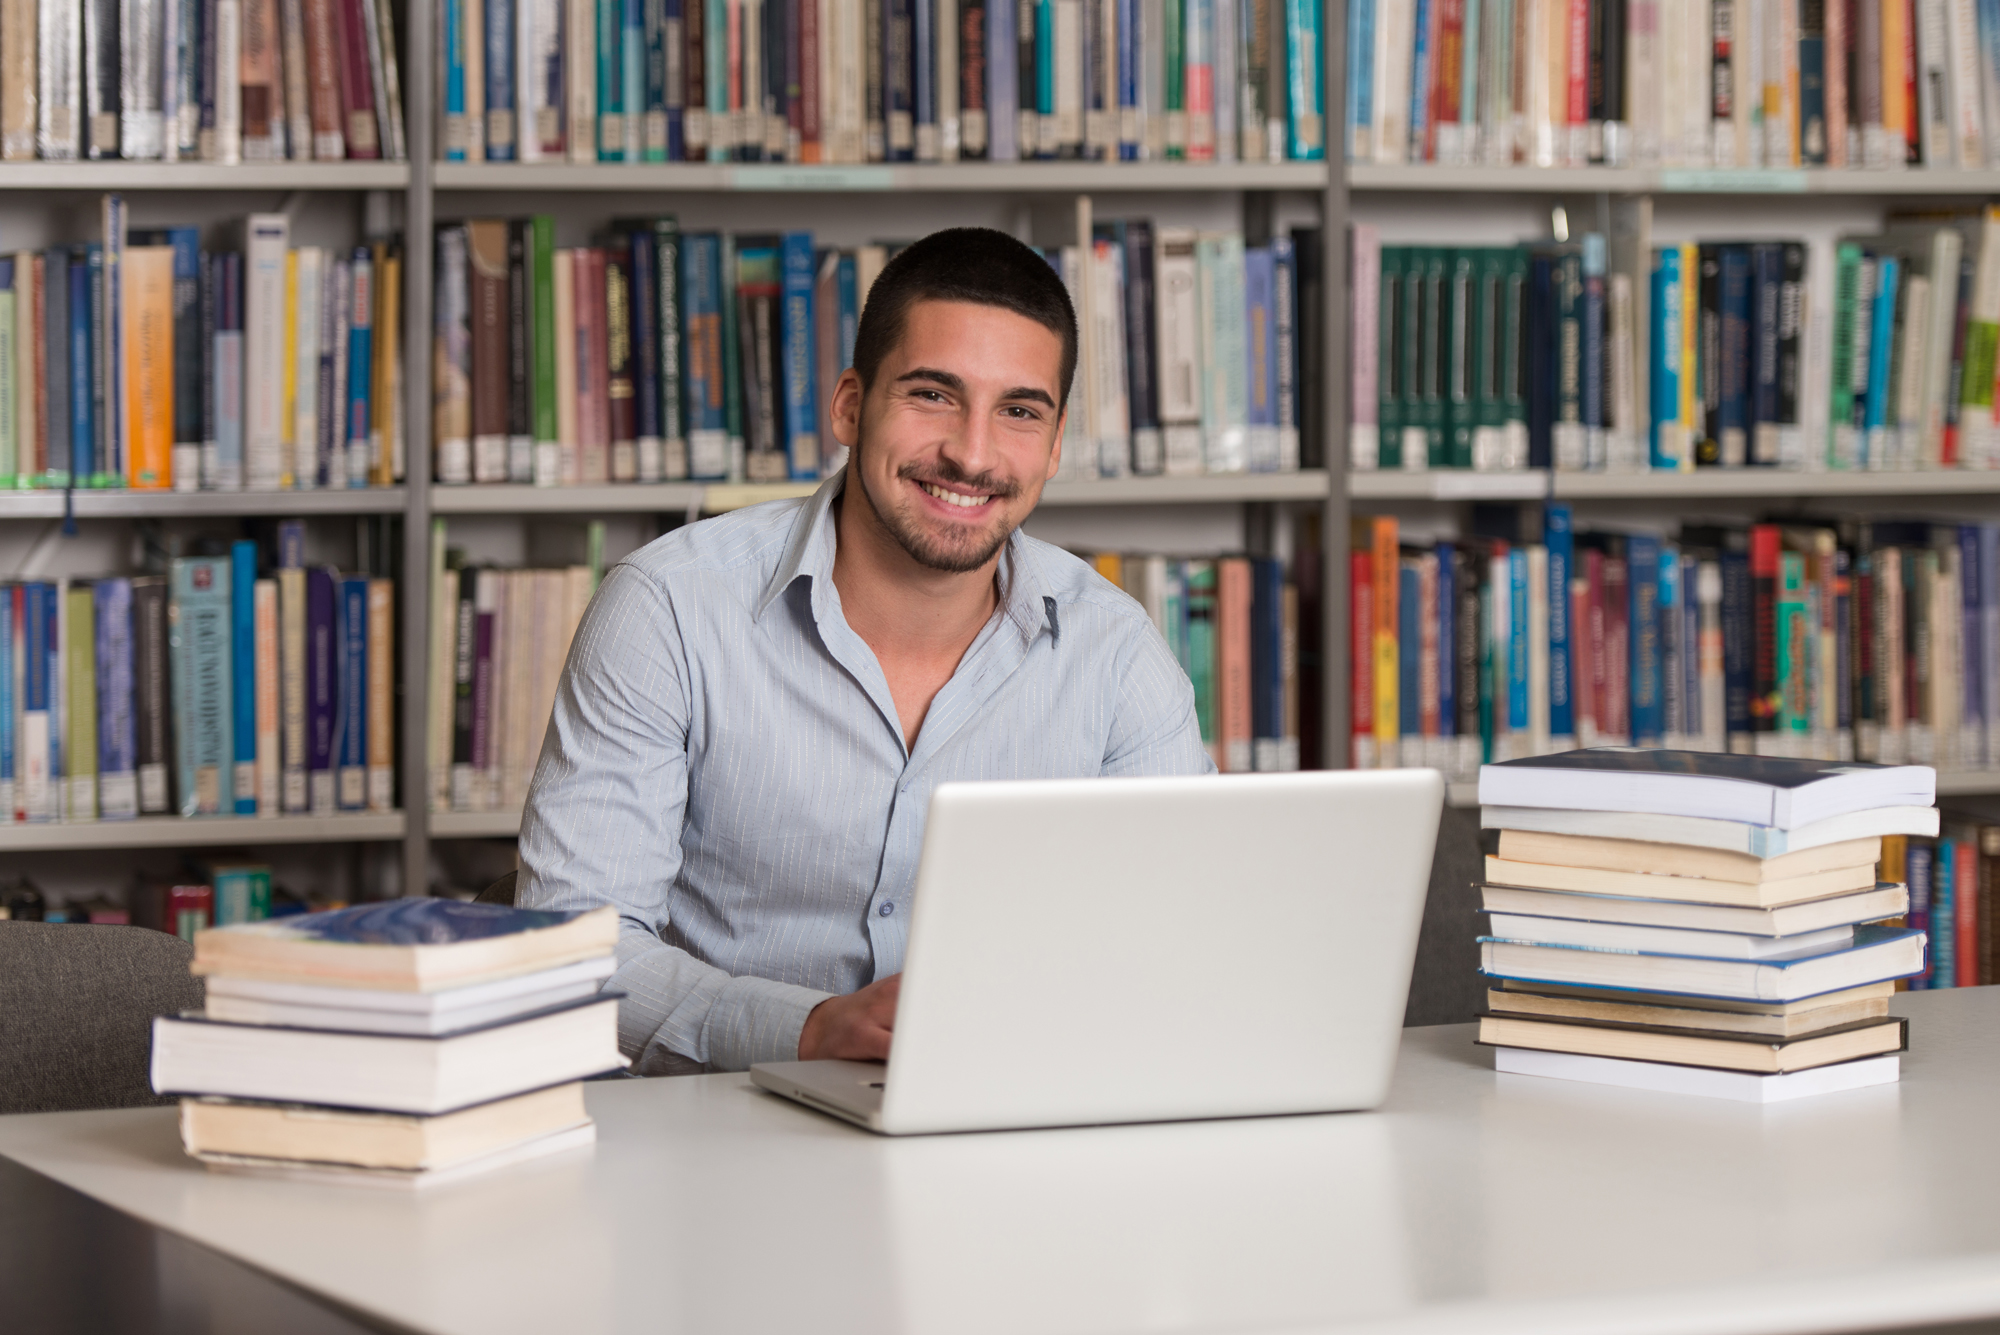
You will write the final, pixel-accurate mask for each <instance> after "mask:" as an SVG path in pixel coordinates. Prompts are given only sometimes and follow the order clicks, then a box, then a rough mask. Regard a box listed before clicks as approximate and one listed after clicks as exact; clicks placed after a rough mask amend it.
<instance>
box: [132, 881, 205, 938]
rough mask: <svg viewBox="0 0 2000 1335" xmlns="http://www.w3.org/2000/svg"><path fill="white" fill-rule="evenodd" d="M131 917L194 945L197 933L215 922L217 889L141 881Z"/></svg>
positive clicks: (133, 896)
mask: <svg viewBox="0 0 2000 1335" xmlns="http://www.w3.org/2000/svg"><path fill="white" fill-rule="evenodd" d="M132 918H133V920H134V921H135V922H136V923H137V924H138V925H139V926H141V927H151V928H152V929H153V930H155V931H160V932H168V933H171V934H172V935H174V936H178V937H180V938H181V940H183V941H188V942H192V941H193V940H194V934H195V933H196V932H199V931H201V930H202V929H203V928H205V927H208V926H210V925H211V924H212V923H213V922H214V921H215V890H214V888H213V887H211V886H206V885H176V884H174V883H173V882H171V881H155V880H142V881H141V882H140V883H139V884H138V886H137V887H136V888H135V889H134V890H133V891H132Z"/></svg>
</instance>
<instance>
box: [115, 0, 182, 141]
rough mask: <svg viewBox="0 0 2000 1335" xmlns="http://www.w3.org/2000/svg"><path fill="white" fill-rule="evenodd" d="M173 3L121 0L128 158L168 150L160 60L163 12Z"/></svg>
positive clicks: (123, 130)
mask: <svg viewBox="0 0 2000 1335" xmlns="http://www.w3.org/2000/svg"><path fill="white" fill-rule="evenodd" d="M173 4H174V0H119V20H120V22H119V27H120V29H121V31H120V33H119V38H120V45H119V58H120V60H119V63H120V66H121V70H122V77H121V79H120V81H119V98H120V102H121V106H120V107H119V113H120V119H119V126H118V136H119V144H118V151H119V153H120V154H121V155H123V156H124V157H128V158H158V157H160V156H161V155H162V154H163V152H164V151H165V148H166V119H165V117H164V115H163V114H162V108H163V98H164V95H165V89H164V88H163V86H162V81H161V70H160V61H161V58H162V56H164V55H165V54H166V45H165V34H166V15H165V12H164V11H166V10H167V9H168V8H170V7H172V5H173Z"/></svg>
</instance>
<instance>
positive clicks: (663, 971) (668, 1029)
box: [606, 928, 832, 1071]
mask: <svg viewBox="0 0 2000 1335" xmlns="http://www.w3.org/2000/svg"><path fill="white" fill-rule="evenodd" d="M606 986H608V987H610V988H613V989H616V990H618V991H621V992H623V993H625V998H624V1000H622V1001H620V1002H619V1003H618V1045H619V1047H620V1048H621V1049H623V1050H624V1052H625V1054H626V1056H628V1057H631V1058H633V1059H635V1060H636V1059H638V1058H639V1057H641V1056H642V1055H644V1054H645V1053H646V1051H647V1050H648V1049H649V1048H652V1047H659V1048H664V1049H666V1050H667V1051H670V1052H674V1053H677V1054H679V1055H681V1056H683V1057H687V1058H689V1059H691V1060H694V1061H698V1062H704V1063H707V1064H708V1065H710V1066H713V1067H715V1068H717V1069H719V1070H724V1071H741V1070H745V1069H747V1068H748V1067H749V1066H750V1064H751V1063H752V1062H760V1061H791V1060H793V1059H794V1058H796V1057H797V1056H798V1053H799V1031H800V1030H801V1029H803V1028H804V1027H805V1022H806V1017H807V1016H808V1015H810V1014H811V1013H812V1009H813V1007H815V1006H817V1005H819V1004H820V1003H821V1002H822V1001H825V1000H826V999H827V998H828V997H829V996H831V995H832V994H831V993H827V992H818V991H814V990H813V989H812V988H809V987H798V986H796V985H794V984H791V983H780V982H775V981H773V980H771V979H769V978H753V977H748V976H745V977H732V976H730V975H729V974H727V973H725V972H723V971H722V970H721V969H718V968H716V967H714V966H713V965H710V964H704V963H702V962H701V961H700V960H698V959H696V958H695V957H694V956H692V955H690V954H688V953H687V952H686V951H684V950H680V949H677V948H675V947H673V946H670V945H667V944H665V943H664V942H662V941H661V940H660V939H659V938H658V937H656V936H654V935H652V934H651V933H650V932H647V931H644V930H643V929H637V930H633V929H629V928H628V931H627V932H626V934H625V935H624V936H623V937H622V938H620V940H619V943H618V972H617V973H615V974H613V975H612V977H611V980H610V982H609V983H608V984H606Z"/></svg>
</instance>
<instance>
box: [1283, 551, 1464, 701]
mask: <svg viewBox="0 0 2000 1335" xmlns="http://www.w3.org/2000/svg"><path fill="white" fill-rule="evenodd" d="M1457 554H1458V553H1457V549H1456V548H1454V547H1453V545H1452V544H1451V543H1448V542H1440V543H1438V544H1437V566H1438V573H1437V644H1438V647H1437V674H1438V735H1439V736H1440V737H1455V736H1457V735H1458V568H1457V564H1456V557H1457ZM1279 578H1280V579H1282V578H1283V576H1282V575H1281V576H1280V577H1279ZM1283 707H1284V706H1283V704H1282V703H1280V705H1279V708H1280V710H1282V709H1283Z"/></svg>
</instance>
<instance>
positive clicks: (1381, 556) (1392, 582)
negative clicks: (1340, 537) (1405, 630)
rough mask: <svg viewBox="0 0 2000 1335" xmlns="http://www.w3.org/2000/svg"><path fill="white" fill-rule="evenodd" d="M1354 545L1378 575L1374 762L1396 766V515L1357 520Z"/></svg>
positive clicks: (1398, 740) (1399, 564) (1398, 752)
mask: <svg viewBox="0 0 2000 1335" xmlns="http://www.w3.org/2000/svg"><path fill="white" fill-rule="evenodd" d="M1353 546H1354V547H1355V549H1357V550H1365V551H1367V552H1368V553H1369V564H1370V567H1371V569H1372V572H1373V574H1374V577H1375V672H1374V677H1375V754H1376V760H1375V763H1376V764H1378V765H1383V766H1388V767H1391V768H1393V767H1394V766H1396V765H1398V764H1400V763H1401V761H1400V760H1399V759H1398V757H1399V756H1401V754H1402V751H1401V746H1402V733H1401V727H1402V716H1401V714H1400V713H1399V712H1398V703H1399V702H1398V700H1397V681H1398V669H1399V667H1400V660H1399V658H1398V648H1397V644H1396V636H1397V634H1398V633H1399V632H1398V629H1397V625H1396V613H1397V610H1398V608H1399V607H1400V606H1401V603H1400V601H1399V599H1400V593H1401V590H1399V589H1398V588H1397V582H1398V576H1399V574H1400V572H1401V570H1402V551H1401V549H1400V547H1399V546H1398V544H1397V529H1396V516H1394V515H1365V516H1362V517H1360V518H1358V519H1356V520H1354V530H1353Z"/></svg>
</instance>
